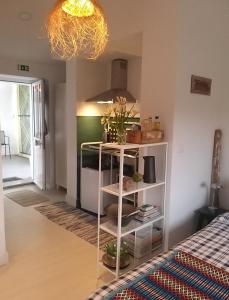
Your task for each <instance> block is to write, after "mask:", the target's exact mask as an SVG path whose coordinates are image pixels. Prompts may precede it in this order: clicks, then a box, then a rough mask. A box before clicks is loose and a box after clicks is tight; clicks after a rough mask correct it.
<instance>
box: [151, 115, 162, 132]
mask: <svg viewBox="0 0 229 300" xmlns="http://www.w3.org/2000/svg"><path fill="white" fill-rule="evenodd" d="M160 129H161V123H160V119H159V116H156V117H155V121H154V123H153V130H160Z"/></svg>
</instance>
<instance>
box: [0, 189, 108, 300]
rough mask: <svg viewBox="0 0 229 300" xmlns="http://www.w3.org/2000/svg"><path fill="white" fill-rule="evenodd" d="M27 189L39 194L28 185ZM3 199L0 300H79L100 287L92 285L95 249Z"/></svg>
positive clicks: (54, 197) (58, 196)
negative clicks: (4, 252) (4, 254)
mask: <svg viewBox="0 0 229 300" xmlns="http://www.w3.org/2000/svg"><path fill="white" fill-rule="evenodd" d="M22 188H25V187H22ZM26 188H29V189H32V190H34V191H37V192H39V190H37V189H36V187H35V186H32V185H31V186H27V187H26ZM14 190H15V189H14ZM14 190H12V191H14ZM7 192H9V190H8V191H6V192H5V193H7ZM45 194H46V196H47V197H49V199H50V201H63V200H64V197H65V194H64V192H62V193H60V192H58V193H57V192H55V191H51V192H46V193H45ZM4 200H5V215H6V237H7V248H8V252H9V258H10V262H9V264H8V265H7V266H2V267H0V299H2V300H31V299H32V300H63V299H64V300H83V299H85V298H86V297H87V296H88V295H89V294H90V293H91V292H92V291H93V290H95V289H96V287H98V285H99V284H100V285H101V284H102V283H104V281H100V282H99V284H98V282H97V281H96V247H94V246H92V245H91V244H89V243H87V242H85V241H84V240H82V239H80V238H78V237H77V236H75V235H74V234H72V233H71V232H68V231H66V230H65V229H63V228H61V227H60V226H58V225H56V224H54V223H52V222H50V221H49V220H48V219H47V218H45V217H44V216H42V215H41V214H40V213H39V212H37V211H36V210H35V209H34V208H33V207H28V208H23V207H21V206H20V205H18V204H16V203H14V202H13V201H11V200H9V199H8V198H5V199H4ZM106 276H108V275H106ZM110 279H111V278H110V277H109V276H108V277H104V280H106V281H107V280H110Z"/></svg>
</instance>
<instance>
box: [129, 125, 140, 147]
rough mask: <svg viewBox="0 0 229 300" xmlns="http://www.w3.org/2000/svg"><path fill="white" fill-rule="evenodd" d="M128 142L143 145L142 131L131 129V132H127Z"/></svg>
mask: <svg viewBox="0 0 229 300" xmlns="http://www.w3.org/2000/svg"><path fill="white" fill-rule="evenodd" d="M126 141H127V143H130V144H141V142H142V132H141V129H137V130H134V129H133V128H131V129H130V130H127V136H126Z"/></svg>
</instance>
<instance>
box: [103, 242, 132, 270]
mask: <svg viewBox="0 0 229 300" xmlns="http://www.w3.org/2000/svg"><path fill="white" fill-rule="evenodd" d="M116 259H117V243H116V241H111V242H109V243H107V245H106V253H105V254H104V255H103V263H104V264H105V265H106V266H108V267H109V268H115V267H116ZM129 264H130V255H129V248H128V244H127V242H125V241H122V242H121V247H120V269H123V268H126V267H127V266H128V265H129Z"/></svg>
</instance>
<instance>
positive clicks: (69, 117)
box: [65, 58, 78, 207]
mask: <svg viewBox="0 0 229 300" xmlns="http://www.w3.org/2000/svg"><path fill="white" fill-rule="evenodd" d="M66 75H67V77H66V110H65V113H66V147H67V149H66V153H67V163H66V165H67V196H66V202H67V203H68V204H69V205H71V206H73V207H75V206H76V201H77V156H76V139H77V130H76V103H77V84H76V82H77V76H78V74H77V60H76V59H75V58H73V59H72V60H70V61H67V63H66Z"/></svg>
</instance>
